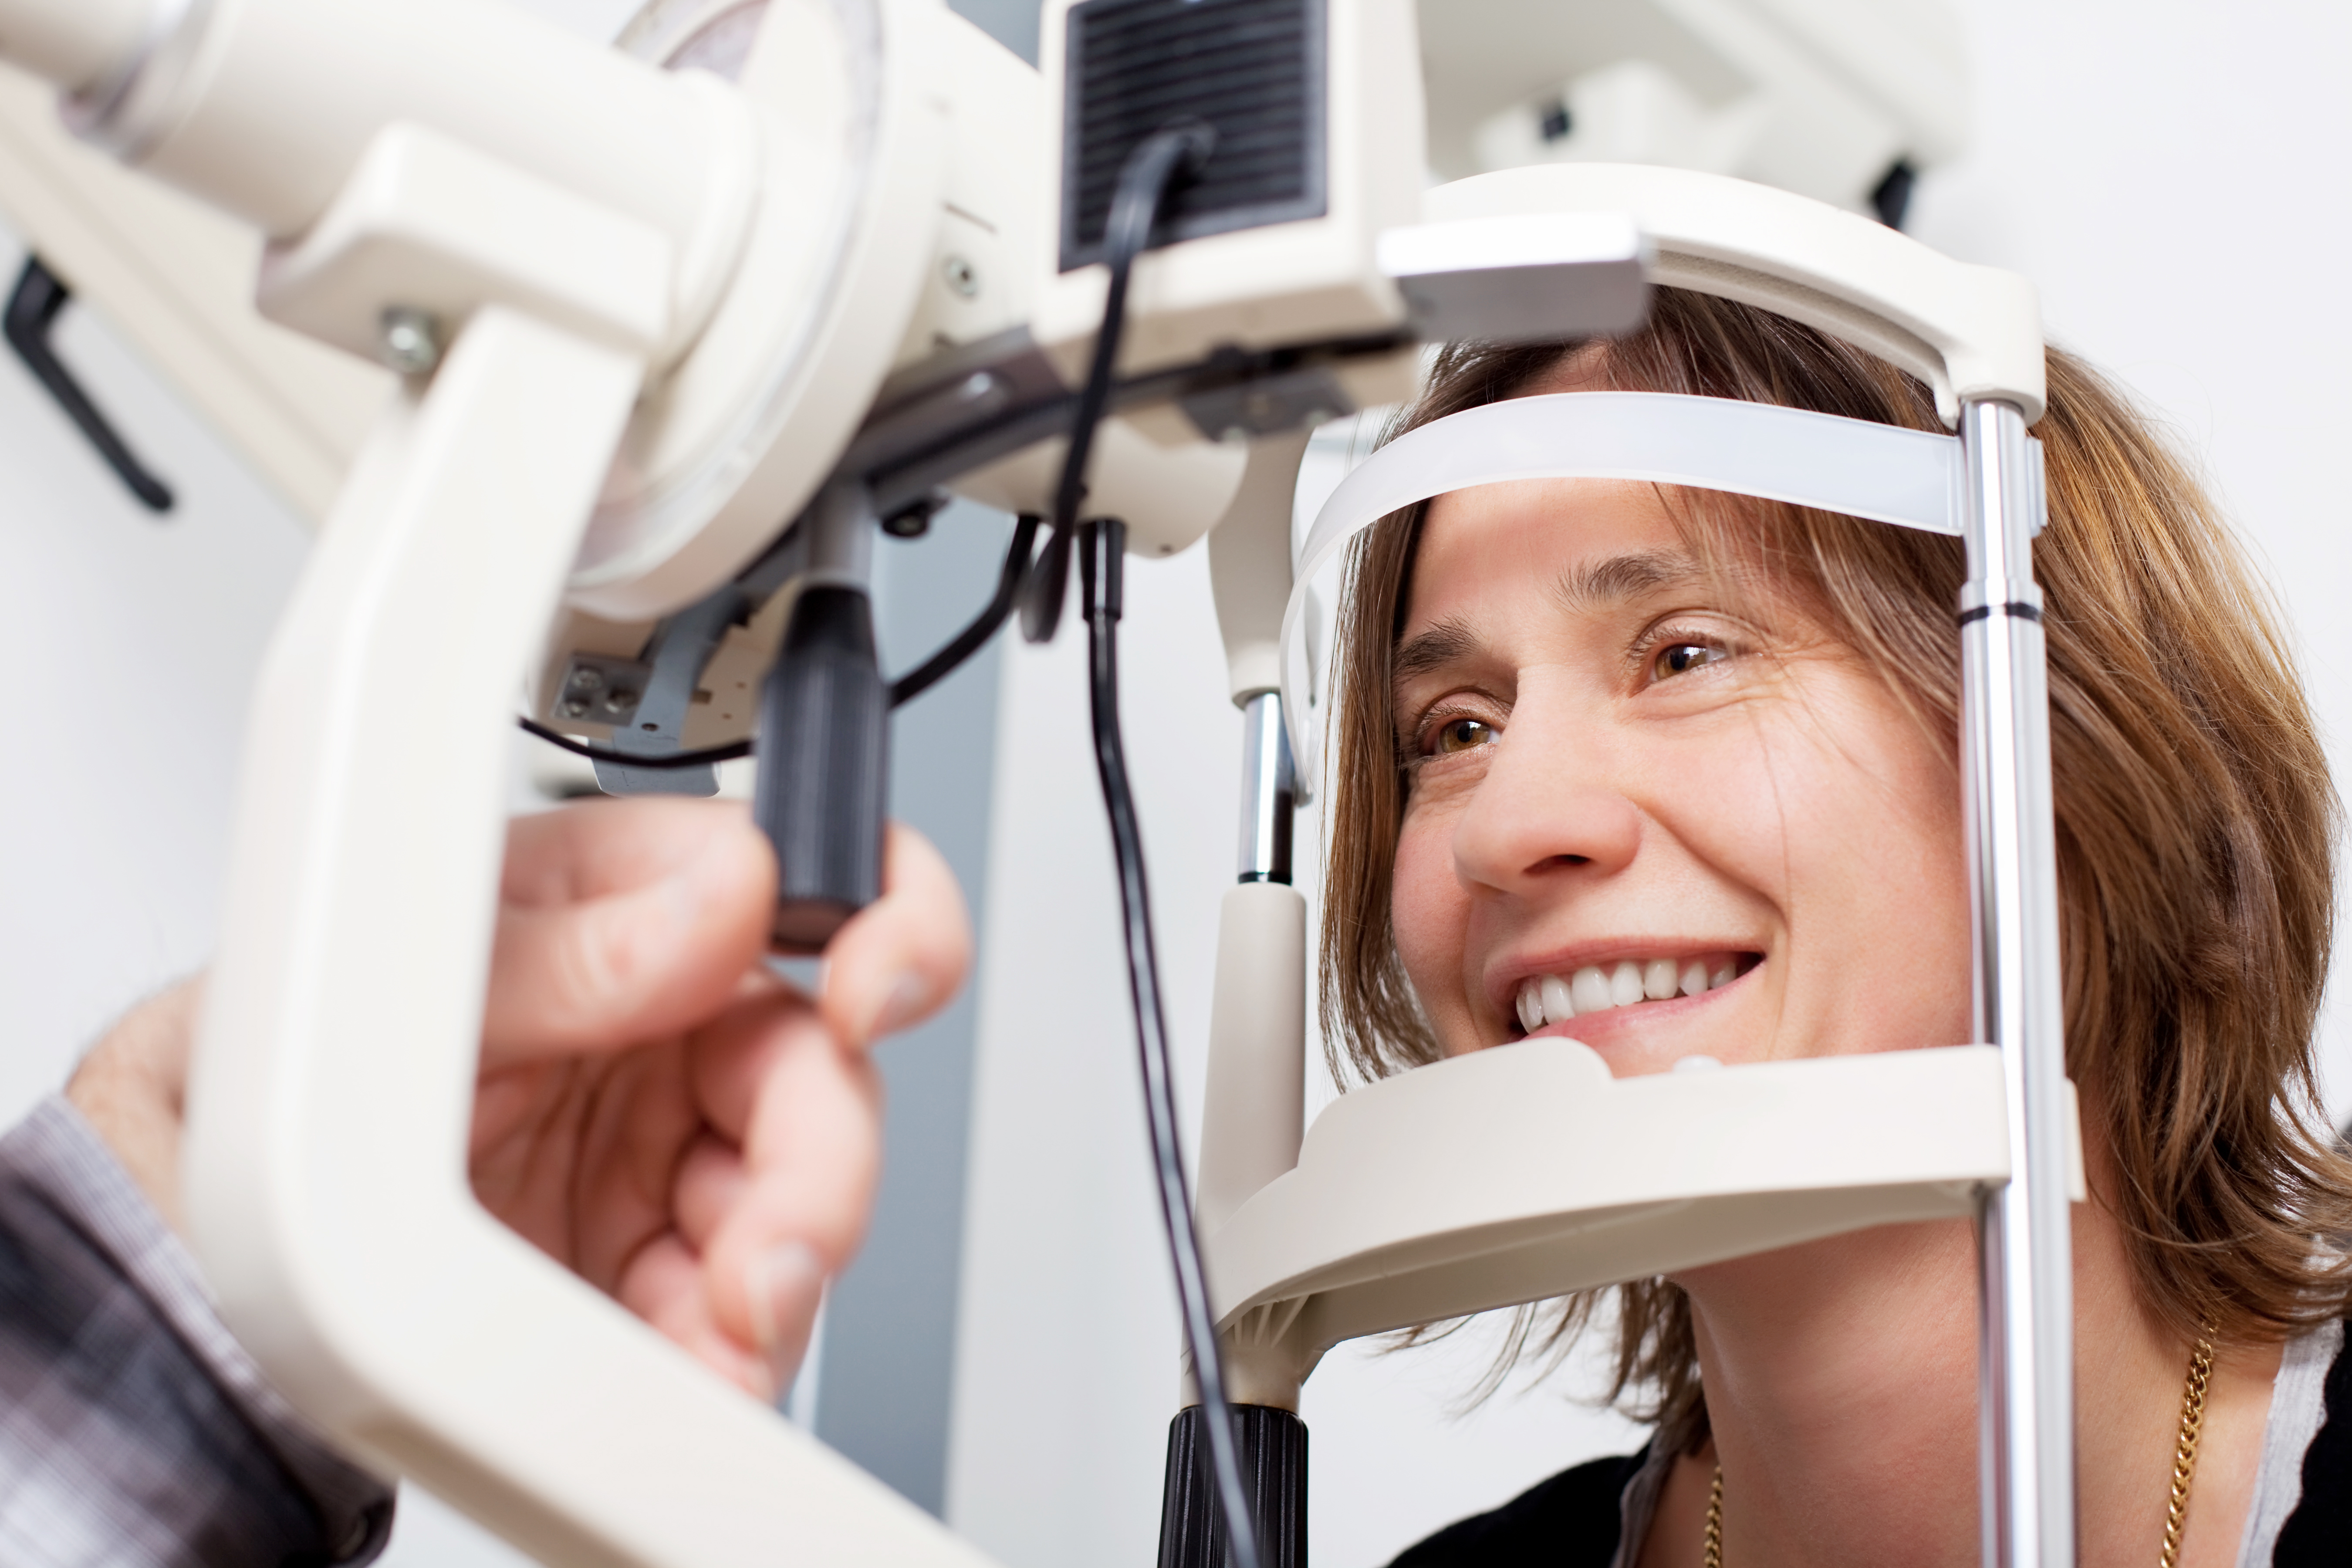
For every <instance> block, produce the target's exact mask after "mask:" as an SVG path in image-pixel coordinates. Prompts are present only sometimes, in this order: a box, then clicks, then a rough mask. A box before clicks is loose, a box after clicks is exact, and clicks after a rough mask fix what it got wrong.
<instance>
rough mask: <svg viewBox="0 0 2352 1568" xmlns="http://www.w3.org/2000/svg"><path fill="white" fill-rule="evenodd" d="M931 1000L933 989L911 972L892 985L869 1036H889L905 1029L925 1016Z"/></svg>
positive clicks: (875, 1017)
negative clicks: (925, 1010) (926, 1007)
mask: <svg viewBox="0 0 2352 1568" xmlns="http://www.w3.org/2000/svg"><path fill="white" fill-rule="evenodd" d="M930 999H931V988H930V986H929V984H926V983H925V982H924V980H923V977H922V976H921V975H919V974H916V973H912V972H909V973H905V974H901V975H900V976H898V979H896V980H894V981H892V982H891V983H890V994H888V995H887V996H885V997H884V998H883V999H882V1010H881V1011H880V1012H879V1013H877V1014H876V1015H875V1016H874V1026H873V1028H872V1029H871V1030H869V1031H867V1032H868V1034H869V1035H874V1036H879V1035H887V1034H889V1033H891V1032H893V1031H894V1030H898V1029H903V1028H905V1027H906V1026H908V1025H909V1024H911V1023H913V1022H914V1021H915V1020H916V1019H917V1018H919V1017H921V1016H922V1015H923V1009H924V1007H925V1006H926V1005H929V1002H930Z"/></svg>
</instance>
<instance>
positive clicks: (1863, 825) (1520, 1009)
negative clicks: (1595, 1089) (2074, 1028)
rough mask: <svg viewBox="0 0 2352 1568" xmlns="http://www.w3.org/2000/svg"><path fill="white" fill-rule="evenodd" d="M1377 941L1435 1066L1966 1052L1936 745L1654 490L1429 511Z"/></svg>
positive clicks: (1398, 692)
mask: <svg viewBox="0 0 2352 1568" xmlns="http://www.w3.org/2000/svg"><path fill="white" fill-rule="evenodd" d="M1395 668H1396V671H1397V674H1396V686H1395V704H1394V711H1395V714H1396V722H1397V731H1398V740H1399V742H1400V744H1401V746H1402V752H1403V755H1404V756H1405V757H1406V758H1407V759H1408V763H1407V768H1408V773H1409V776H1410V779H1411V784H1410V789H1409V795H1408V798H1407V803H1406V806H1405V814H1404V825H1403V829H1402V834H1401V836H1400V838H1399V842H1398V846H1397V863H1396V880H1395V886H1394V900H1395V905H1394V912H1395V921H1396V933H1397V945H1398V949H1399V952H1401V954H1402V957H1403V960H1404V965H1405V970H1406V972H1407V973H1408V974H1409V975H1410V976H1411V977H1412V983H1413V985H1414V987H1415V988H1416V990H1417V991H1418V993H1419V994H1420V997H1421V1000H1422V1003H1423V1005H1424V1007H1425V1008H1426V1009H1427V1011H1428V1015H1429V1017H1430V1019H1431V1021H1432V1023H1433V1025H1434V1026H1435V1027H1436V1030H1437V1035H1438V1038H1439V1040H1440V1041H1441V1042H1442V1044H1443V1045H1444V1048H1445V1050H1446V1052H1447V1054H1449V1055H1454V1054H1458V1053H1460V1052H1464V1051H1472V1050H1477V1049H1479V1048H1481V1047H1486V1046H1494V1045H1501V1044H1504V1043H1506V1042H1507V1041H1510V1040H1514V1039H1517V1038H1520V1037H1522V1036H1524V1035H1528V1034H1535V1035H1558V1036H1566V1037H1570V1038H1572V1039H1578V1040H1581V1041H1583V1042H1584V1043H1585V1044H1587V1045H1589V1046H1591V1047H1593V1048H1594V1049H1595V1050H1597V1051H1599V1052H1600V1053H1601V1056H1602V1057H1603V1058H1605V1059H1606V1060H1607V1061H1608V1063H1609V1065H1610V1068H1611V1070H1612V1071H1613V1072H1615V1073H1616V1074H1618V1075H1619V1076H1621V1077H1623V1076H1628V1075H1631V1074H1635V1073H1644V1072H1656V1071H1659V1070H1661V1069H1663V1068H1667V1067H1670V1066H1671V1065H1673V1064H1674V1063H1675V1061H1677V1060H1679V1059H1680V1058H1684V1057H1687V1056H1707V1057H1712V1058H1715V1059H1717V1061H1721V1062H1727V1063H1730V1062H1743V1061H1760V1060H1766V1059H1769V1058H1782V1057H1798V1056H1827V1055H1834V1054H1841V1053H1846V1052H1854V1051H1873V1050H1889V1049H1895V1048H1900V1047H1912V1046H1931V1045H1955V1044H1958V1043H1960V1042H1962V1041H1965V1040H1966V1039H1968V1038H1969V950H1968V940H1969V911H1968V901H1967V900H1968V893H1967V883H1966V881H1965V879H1964V875H1963V868H1962V861H1961V849H1960V825H1959V805H1958V779H1957V774H1956V773H1955V771H1954V767H1953V763H1952V754H1953V746H1952V742H1951V741H1950V740H1949V739H1948V738H1946V737H1942V736H1935V735H1931V734H1929V733H1927V731H1926V730H1925V728H1924V727H1923V726H1922V725H1920V724H1919V723H1918V722H1917V721H1915V720H1914V719H1913V718H1911V717H1910V716H1909V715H1907V714H1906V713H1905V712H1904V711H1903V710H1901V708H1900V707H1898V706H1897V704H1896V701H1895V698H1894V696H1893V694H1892V693H1890V692H1889V691H1888V690H1887V689H1886V688H1885V686H1884V685H1883V684H1882V683H1881V681H1880V680H1879V679H1877V678H1876V677H1875V676H1874V673H1873V672H1872V671H1871V670H1870V669H1868V668H1865V667H1864V665H1863V663H1862V661H1861V660H1860V659H1859V658H1857V657H1855V656H1854V655H1853V653H1852V652H1851V651H1849V650H1848V649H1846V648H1844V647H1840V646H1838V645H1836V644H1834V643H1832V642H1829V641H1827V640H1826V639H1825V638H1823V637H1822V636H1821V635H1820V634H1819V633H1818V632H1817V631H1816V630H1815V629H1814V628H1812V627H1811V626H1810V625H1808V624H1807V622H1806V621H1805V619H1804V618H1803V617H1802V616H1799V615H1798V614H1796V613H1795V611H1794V610H1793V608H1792V607H1790V606H1788V605H1783V604H1780V603H1777V602H1776V601H1775V599H1774V596H1773V595H1770V594H1769V592H1759V591H1756V590H1753V589H1751V590H1749V591H1748V592H1746V593H1743V594H1740V595H1736V596H1734V595H1727V593H1726V592H1725V591H1724V590H1723V588H1722V587H1721V586H1720V585H1719V584H1714V583H1711V582H1710V581H1709V580H1708V578H1707V577H1706V574H1703V573H1702V572H1701V571H1700V570H1699V569H1698V567H1697V564H1696V562H1695V561H1694V560H1693V559H1692V558H1691V556H1690V555H1689V553H1688V552H1687V550H1686V548H1685V545H1684V543H1683V542H1682V539H1681V536H1680V534H1679V533H1678V531H1677V530H1676V528H1675V524H1674V521H1673V519H1672V518H1671V517H1670V516H1669V514H1668V512H1667V510H1666V508H1665V505H1664V502H1663V500H1661V498H1660V496H1659V495H1658V493H1657V491H1656V490H1655V489H1653V488H1652V487H1650V486H1647V485H1640V484H1631V483H1620V482H1614V481H1603V480H1583V479H1576V480H1538V481H1528V482H1524V483H1516V484H1507V485H1490V486H1485V487H1481V488H1479V489H1472V490H1464V491H1459V492H1456V493H1454V494H1452V495H1448V496H1444V497H1441V498H1439V499H1438V500H1435V501H1433V502H1432V503H1431V506H1430V509H1429V514H1428V518H1427V521H1426V522H1425V524H1424V527H1423V534H1422V539H1421V544H1420V552H1419V553H1418V555H1417V556H1416V557H1415V560H1414V565H1413V574H1412V594H1411V598H1410V601H1409V603H1408V605H1407V608H1406V616H1405V624H1404V632H1403V636H1402V638H1401V639H1400V642H1399V645H1398V654H1397V658H1396V661H1395Z"/></svg>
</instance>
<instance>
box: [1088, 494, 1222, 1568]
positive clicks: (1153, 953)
mask: <svg viewBox="0 0 2352 1568" xmlns="http://www.w3.org/2000/svg"><path fill="white" fill-rule="evenodd" d="M1126 554H1127V525H1126V524H1125V523H1123V522H1120V521H1118V519H1116V518H1105V519H1102V520H1100V521H1095V522H1090V523H1088V524H1087V525H1086V527H1085V528H1084V529H1082V530H1081V531H1079V535H1078V585H1079V587H1078V592H1079V598H1080V602H1081V603H1082V604H1083V605H1085V606H1086V619H1087V689H1088V694H1089V696H1090V698H1091V700H1092V708H1093V712H1094V735H1095V769H1096V771H1097V773H1099V774H1100V775H1101V777H1102V794H1103V810H1104V813H1105V814H1106V815H1107V816H1108V817H1109V818H1110V844H1111V857H1112V858H1113V859H1114V860H1116V861H1117V862H1118V894H1119V914H1120V931H1121V934H1122V935H1123V936H1124V937H1125V939H1126V942H1127V978H1128V989H1129V994H1130V995H1131V996H1132V997H1133V1000H1134V1004H1135V1033H1136V1043H1137V1045H1138V1047H1139V1049H1140V1054H1141V1056H1142V1058H1143V1101H1144V1108H1145V1117H1146V1120H1147V1121H1148V1122H1149V1123H1150V1129H1151V1163H1152V1167H1153V1173H1154V1174H1155V1175H1156V1176H1157V1178H1158V1185H1159V1189H1160V1219H1161V1220H1162V1222H1163V1223H1164V1224H1165V1225H1166V1226H1167V1227H1168V1247H1169V1251H1170V1253H1171V1260H1172V1261H1173V1263H1174V1264H1175V1267H1176V1297H1177V1304H1178V1307H1179V1309H1180V1310H1181V1314H1182V1317H1183V1320H1184V1342H1185V1346H1186V1348H1187V1349H1188V1350H1190V1351H1191V1352H1192V1374H1193V1380H1194V1381H1195V1382H1196V1383H1197V1384H1199V1386H1200V1390H1201V1414H1202V1425H1203V1426H1206V1427H1207V1428H1208V1436H1209V1458H1210V1464H1211V1467H1212V1468H1213V1470H1214V1471H1215V1474H1216V1481H1217V1496H1218V1500H1220V1501H1221V1502H1222V1503H1223V1505H1224V1507H1223V1512H1224V1516H1225V1531H1226V1544H1227V1548H1228V1552H1227V1556H1226V1559H1225V1561H1226V1562H1227V1563H1228V1564H1230V1568H1257V1563H1258V1553H1257V1531H1256V1519H1255V1514H1254V1512H1253V1510H1252V1509H1251V1507H1250V1504H1249V1493H1248V1492H1247V1490H1245V1489H1244V1487H1243V1485H1242V1468H1241V1454H1240V1445H1239V1443H1238V1441H1237V1440H1236V1436H1235V1433H1234V1416H1233V1406H1232V1405H1230V1404H1228V1403H1227V1402H1226V1399H1225V1375H1224V1360H1223V1353H1222V1352H1221V1350H1220V1348H1219V1346H1218V1343H1217V1321H1216V1312H1215V1310H1214V1309H1213V1307H1211V1305H1210V1304H1209V1287H1208V1276H1207V1273H1206V1272H1205V1270H1203V1268H1202V1265H1201V1241H1200V1237H1198V1236H1197V1235H1195V1234H1194V1232H1193V1229H1192V1194H1191V1193H1190V1191H1189V1190H1188V1189H1187V1188H1186V1185H1185V1181H1184V1157H1183V1154H1182V1152H1181V1149H1180V1148H1179V1146H1178V1143H1177V1131H1176V1086H1175V1080H1174V1075H1173V1069H1172V1068H1171V1062H1170V1055H1169V1048H1168V1017H1167V1011H1166V1009H1165V1008H1164V1007H1163V1006H1162V1005H1161V1003H1160V957H1159V947H1158V944H1157V943H1156V942H1155V941H1154V939H1153V937H1152V934H1151V895H1150V889H1149V888H1148V887H1147V886H1146V885H1145V881H1144V869H1143V836H1142V832H1141V830H1140V828H1139V826H1138V825H1137V821H1136V815H1135V796H1134V794H1133V792H1132V791H1131V790H1130V788H1129V784H1128V778H1127V747H1126V742H1124V740H1123V739H1122V738H1121V736H1120V733H1119V721H1118V621H1119V613H1120V600H1121V597H1122V595H1121V592H1120V577H1121V572H1120V567H1121V565H1122V563H1123V561H1124V558H1125V556H1126Z"/></svg>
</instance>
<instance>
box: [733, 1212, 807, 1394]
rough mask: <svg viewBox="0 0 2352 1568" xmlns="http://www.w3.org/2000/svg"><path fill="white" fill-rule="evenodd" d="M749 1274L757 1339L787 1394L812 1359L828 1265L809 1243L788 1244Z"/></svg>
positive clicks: (773, 1251)
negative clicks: (812, 1333)
mask: <svg viewBox="0 0 2352 1568" xmlns="http://www.w3.org/2000/svg"><path fill="white" fill-rule="evenodd" d="M745 1274H746V1278H745V1279H744V1290H745V1295H746V1297H747V1299H748V1300H749V1301H750V1304H751V1337H752V1339H753V1340H754V1341H755V1342H756V1343H757V1347H758V1349H759V1352H760V1353H761V1355H762V1356H764V1357H766V1358H767V1362H768V1369H769V1371H770V1372H772V1373H774V1375H775V1380H776V1390H777V1392H778V1393H779V1394H782V1391H783V1390H785V1389H787V1388H789V1387H791V1386H792V1382H793V1373H797V1372H798V1371H800V1367H801V1358H802V1357H803V1355H805V1354H807V1353H808V1342H809V1331H810V1330H812V1329H814V1327H815V1326H816V1309H817V1304H818V1302H820V1301H821V1300H824V1259H822V1258H819V1257H817V1255H816V1250H815V1248H814V1247H810V1246H809V1245H808V1243H806V1242H804V1241H787V1242H782V1243H780V1244H779V1245H777V1246H775V1247H770V1248H769V1249H768V1250H767V1251H765V1252H763V1253H761V1254H760V1256H759V1257H757V1258H753V1259H751V1267H750V1268H748V1269H747V1270H746V1271H745Z"/></svg>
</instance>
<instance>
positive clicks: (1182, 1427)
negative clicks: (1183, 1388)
mask: <svg viewBox="0 0 2352 1568" xmlns="http://www.w3.org/2000/svg"><path fill="white" fill-rule="evenodd" d="M1205 1419H1206V1417H1205V1416H1204V1415H1202V1411H1201V1407H1200V1406H1199V1405H1189V1406H1187V1407H1186V1408H1184V1409H1183V1410H1181V1411H1179V1412H1177V1415H1176V1419H1175V1420H1174V1421H1172V1422H1171V1423H1170V1424H1169V1426H1168V1474H1167V1480H1166V1483H1165V1489H1164V1490H1163V1491H1162V1493H1161V1495H1160V1568H1226V1564H1227V1563H1229V1562H1230V1561H1231V1553H1230V1552H1228V1551H1227V1548H1226V1537H1225V1516H1224V1510H1223V1507H1222V1506H1221V1505H1220V1504H1219V1502H1218V1500H1217V1482H1216V1478H1215V1477H1214V1475H1213V1473H1212V1471H1211V1467H1210V1463H1209V1435H1208V1433H1207V1431H1206V1430H1204V1429H1203V1428H1202V1421H1203V1420H1205ZM1234 1437H1235V1438H1236V1439H1238V1442H1239V1447H1240V1449H1241V1461H1242V1485H1243V1486H1244V1488H1246V1489H1248V1492H1249V1497H1250V1507H1251V1510H1253V1511H1254V1512H1255V1514H1256V1515H1257V1521H1256V1522H1257V1550H1258V1561H1259V1563H1261V1564H1263V1568H1307V1423H1305V1422H1304V1421H1301V1420H1300V1419H1299V1418H1298V1417H1297V1415H1293V1414H1292V1413H1291V1412H1290V1411H1287V1410H1276V1409H1275V1408H1273V1407H1272V1406H1271V1405H1234Z"/></svg>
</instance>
